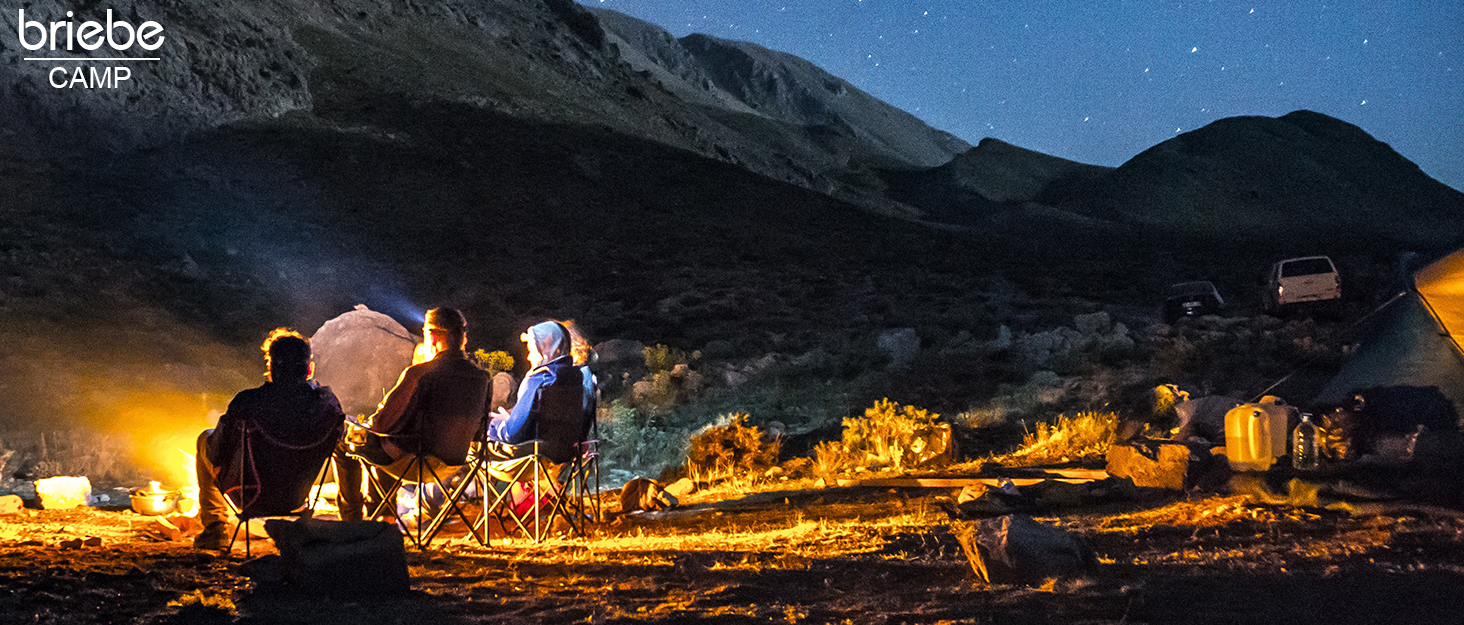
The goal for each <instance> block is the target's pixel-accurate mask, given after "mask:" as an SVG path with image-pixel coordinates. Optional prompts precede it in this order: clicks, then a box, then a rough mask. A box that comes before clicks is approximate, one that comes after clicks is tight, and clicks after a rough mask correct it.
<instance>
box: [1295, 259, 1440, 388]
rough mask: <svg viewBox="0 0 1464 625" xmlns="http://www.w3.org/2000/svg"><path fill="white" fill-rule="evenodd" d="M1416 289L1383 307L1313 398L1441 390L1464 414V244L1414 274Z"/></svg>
mask: <svg viewBox="0 0 1464 625" xmlns="http://www.w3.org/2000/svg"><path fill="white" fill-rule="evenodd" d="M1414 286H1415V288H1414V290H1413V291H1412V292H1409V293H1406V294H1404V295H1402V296H1400V297H1398V298H1396V299H1394V300H1393V301H1391V302H1390V303H1389V304H1387V306H1386V307H1385V308H1384V309H1383V310H1381V311H1379V313H1378V315H1377V317H1376V318H1375V320H1374V321H1373V323H1372V324H1371V325H1370V327H1369V328H1368V329H1367V330H1366V331H1365V332H1364V334H1363V336H1362V338H1361V340H1360V341H1359V342H1358V345H1357V348H1356V350H1355V351H1354V352H1353V354H1352V356H1351V357H1350V358H1349V359H1348V360H1347V362H1346V363H1344V364H1343V365H1342V369H1341V370H1340V371H1338V373H1337V375H1336V376H1334V377H1333V378H1332V379H1331V381H1330V382H1328V383H1327V385H1326V387H1325V388H1323V389H1322V392H1321V393H1320V394H1319V395H1317V397H1316V398H1315V399H1314V400H1313V402H1314V403H1319V404H1321V403H1330V404H1339V403H1342V402H1344V401H1346V400H1347V399H1349V398H1350V397H1351V396H1352V394H1353V393H1354V392H1357V391H1362V390H1368V389H1388V390H1389V393H1391V394H1393V395H1398V394H1400V393H1402V394H1403V395H1408V393H1404V392H1403V390H1402V389H1406V388H1412V389H1416V390H1417V391H1418V393H1413V394H1412V395H1418V396H1422V395H1421V394H1424V393H1426V394H1428V395H1434V393H1435V390H1436V391H1437V394H1438V395H1442V397H1443V398H1444V399H1446V400H1447V401H1448V402H1449V403H1450V404H1452V406H1453V410H1454V414H1455V415H1464V352H1461V351H1460V340H1459V339H1460V338H1461V337H1464V250H1460V251H1458V252H1454V253H1453V254H1450V255H1448V256H1445V257H1444V258H1443V259H1440V260H1439V261H1437V262H1435V263H1433V264H1431V265H1429V266H1427V267H1424V268H1423V269H1421V270H1419V271H1418V273H1416V274H1414Z"/></svg>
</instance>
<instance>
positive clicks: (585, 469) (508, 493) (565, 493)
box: [480, 440, 600, 543]
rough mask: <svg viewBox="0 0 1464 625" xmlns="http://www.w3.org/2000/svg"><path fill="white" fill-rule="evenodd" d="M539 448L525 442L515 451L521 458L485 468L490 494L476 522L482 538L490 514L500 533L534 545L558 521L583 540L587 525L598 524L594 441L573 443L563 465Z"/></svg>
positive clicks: (596, 448)
mask: <svg viewBox="0 0 1464 625" xmlns="http://www.w3.org/2000/svg"><path fill="white" fill-rule="evenodd" d="M543 444H544V443H543V441H539V440H532V441H527V442H525V443H523V444H521V445H518V446H516V448H515V449H516V450H518V451H520V452H522V453H524V455H523V456H521V457H518V458H513V459H511V460H498V461H491V462H487V463H486V464H485V465H484V473H485V474H486V476H487V479H485V480H484V482H485V483H487V485H488V489H489V492H490V493H491V495H492V500H491V501H489V502H487V504H486V507H485V509H484V511H485V514H484V515H483V516H482V517H480V523H482V524H483V525H482V528H483V531H484V532H485V533H486V529H487V525H486V523H487V519H488V518H489V516H490V515H491V516H493V517H495V518H497V520H498V522H499V524H500V525H502V526H503V528H504V531H505V532H514V531H517V532H519V533H522V534H523V535H524V536H526V537H528V538H529V539H531V540H533V541H534V542H536V543H537V542H543V541H544V539H545V538H548V536H549V533H550V531H551V530H552V529H553V527H554V522H555V521H556V520H559V519H563V520H564V521H565V522H566V524H567V525H568V526H569V528H570V533H571V534H574V535H579V536H584V535H586V533H587V531H588V525H587V523H588V522H589V521H595V522H598V521H599V519H600V506H599V499H598V492H599V481H600V477H599V476H600V473H599V466H600V465H599V457H600V454H599V441H597V440H588V441H582V442H580V443H578V444H576V445H575V454H574V456H573V457H572V458H571V459H570V460H568V461H566V462H554V461H553V460H551V459H550V458H549V457H547V456H546V455H544V454H543ZM591 484H593V485H594V488H593V490H591Z"/></svg>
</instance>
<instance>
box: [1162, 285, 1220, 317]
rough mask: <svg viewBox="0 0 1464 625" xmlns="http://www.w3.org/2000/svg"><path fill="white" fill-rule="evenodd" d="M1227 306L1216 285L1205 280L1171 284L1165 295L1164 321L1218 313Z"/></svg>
mask: <svg viewBox="0 0 1464 625" xmlns="http://www.w3.org/2000/svg"><path fill="white" fill-rule="evenodd" d="M1224 307H1225V298H1222V297H1220V292H1219V291H1216V290H1215V285H1214V284H1211V283H1209V282H1205V281H1198V282H1180V283H1179V284H1171V285H1169V288H1168V289H1167V290H1166V292H1165V297H1164V323H1174V322H1175V321H1176V320H1178V319H1179V318H1180V317H1199V316H1201V315H1216V314H1219V313H1220V309H1222V308H1224Z"/></svg>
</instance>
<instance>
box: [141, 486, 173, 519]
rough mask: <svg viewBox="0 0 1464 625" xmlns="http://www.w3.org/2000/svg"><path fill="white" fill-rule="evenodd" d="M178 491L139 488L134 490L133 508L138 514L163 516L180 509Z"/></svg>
mask: <svg viewBox="0 0 1464 625" xmlns="http://www.w3.org/2000/svg"><path fill="white" fill-rule="evenodd" d="M178 499H179V495H178V492H177V491H154V490H151V489H147V488H139V489H137V490H134V491H132V510H133V511H134V512H136V513H138V514H145V515H148V516H161V515H165V514H171V513H172V512H173V511H174V510H177V509H178Z"/></svg>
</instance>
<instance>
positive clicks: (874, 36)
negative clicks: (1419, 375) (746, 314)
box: [580, 0, 1464, 190]
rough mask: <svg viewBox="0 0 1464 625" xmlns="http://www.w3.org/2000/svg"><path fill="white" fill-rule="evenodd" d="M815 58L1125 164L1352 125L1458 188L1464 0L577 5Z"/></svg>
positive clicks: (917, 99)
mask: <svg viewBox="0 0 1464 625" xmlns="http://www.w3.org/2000/svg"><path fill="white" fill-rule="evenodd" d="M580 1H581V2H582V3H583V4H586V5H591V6H599V7H603V8H608V9H613V10H616V11H620V12H622V13H625V14H628V15H631V16H634V17H637V18H640V19H642V20H645V21H648V22H651V23H654V24H657V25H659V26H661V27H663V28H665V29H667V30H669V31H670V32H671V33H672V34H673V35H675V36H677V37H681V36H685V35H687V34H691V33H705V34H709V35H712V36H715V37H720V38H723V39H735V40H740V41H750V42H753V43H757V44H759V45H762V46H765V47H768V48H771V49H774V50H780V51H783V52H788V53H791V54H794V55H797V56H800V57H803V58H805V59H808V60H810V61H812V62H813V63H815V64H817V65H818V66H819V67H822V68H823V69H824V70H826V71H828V72H829V73H831V74H834V75H836V76H839V77H841V78H844V79H846V80H848V81H850V82H851V83H853V84H854V85H855V86H857V87H859V88H860V89H863V90H864V91H867V92H869V93H870V94H872V95H874V96H875V97H878V98H880V99H882V100H884V101H886V102H889V103H890V104H893V105H895V106H897V107H899V108H901V109H904V110H906V111H909V112H911V113H913V114H915V115H916V116H918V117H920V118H921V119H923V120H925V121H926V122H927V123H929V124H930V125H931V126H934V127H936V128H939V129H941V130H945V131H948V132H951V133H953V134H955V135H956V136H959V137H961V138H962V139H965V140H966V141H968V142H970V143H971V144H973V145H974V144H975V143H976V142H977V141H980V140H981V139H982V138H983V137H995V138H998V139H1001V140H1003V141H1006V142H1008V143H1012V144H1015V145H1018V146H1021V147H1024V148H1029V149H1033V150H1037V151H1039V152H1043V153H1046V154H1050V155H1053V156H1060V157H1063V158H1068V159H1072V160H1075V161H1079V162H1083V163H1090V164H1095V165H1107V166H1117V165H1120V164H1122V163H1123V162H1124V161H1126V160H1128V159H1129V158H1132V157H1133V156H1134V155H1136V154H1138V153H1139V152H1141V151H1143V150H1145V149H1148V148H1149V147H1152V146H1153V145H1155V144H1157V143H1159V142H1161V141H1164V140H1166V139H1168V138H1170V137H1173V136H1174V135H1176V134H1178V133H1180V132H1187V131H1190V130H1194V129H1196V128H1199V127H1201V126H1204V125H1206V124H1209V123H1210V122H1213V121H1215V120H1217V119H1221V118H1225V117H1232V116H1236V115H1264V116H1269V117H1274V116H1278V115H1284V114H1286V113H1289V112H1291V111H1294V110H1297V109H1310V110H1313V111H1317V112H1320V113H1325V114H1327V115H1331V116H1333V117H1336V118H1338V119H1341V120H1344V121H1347V122H1350V123H1353V124H1356V125H1358V126H1360V127H1361V128H1362V129H1363V130H1365V131H1367V132H1368V133H1370V134H1372V136H1373V137H1375V138H1377V139H1379V140H1381V141H1384V142H1386V143H1388V144H1390V145H1392V146H1393V149H1395V150H1397V151H1398V152H1399V153H1400V154H1402V155H1403V156H1404V157H1405V158H1408V159H1409V160H1412V161H1413V162H1414V163H1417V164H1418V165H1419V167H1421V168H1423V171H1424V172H1425V173H1427V174H1429V175H1431V176H1433V177H1434V178H1436V179H1438V180H1439V181H1441V182H1443V183H1445V184H1448V185H1450V186H1452V187H1454V188H1455V189H1461V190H1464V156H1461V152H1464V2H1461V1H1460V0H1443V1H1439V0H1429V1H1418V2H1412V1H1410V2H1378V1H1373V2H1360V1H1344V2H1327V3H1317V2H1290V1H1288V2H1267V3H1248V4H1246V3H1236V2H1198V1H1197V2H1163V3H1159V2H1093V1H1092V0H1076V1H1075V0H1060V1H1041V0H1014V1H1007V2H977V1H975V0H932V1H925V2H922V1H915V0H817V1H809V0H804V1H797V0H782V1H775V0H737V1H736V2H727V1H725V0H580Z"/></svg>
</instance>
